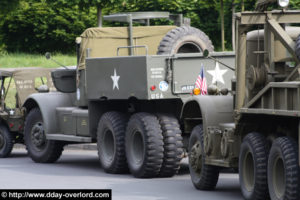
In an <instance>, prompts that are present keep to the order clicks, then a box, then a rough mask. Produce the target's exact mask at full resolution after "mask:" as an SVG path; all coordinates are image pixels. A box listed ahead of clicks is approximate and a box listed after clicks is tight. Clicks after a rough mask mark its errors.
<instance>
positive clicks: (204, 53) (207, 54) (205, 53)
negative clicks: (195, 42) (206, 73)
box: [203, 49, 209, 58]
mask: <svg viewBox="0 0 300 200" xmlns="http://www.w3.org/2000/svg"><path fill="white" fill-rule="evenodd" d="M203 56H204V57H205V58H207V57H208V56H209V51H208V50H207V49H205V50H204V51H203Z"/></svg>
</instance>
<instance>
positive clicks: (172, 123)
mask: <svg viewBox="0 0 300 200" xmlns="http://www.w3.org/2000/svg"><path fill="white" fill-rule="evenodd" d="M158 120H159V123H160V126H161V130H162V135H163V141H164V158H163V163H162V166H161V169H160V172H159V176H160V177H172V176H174V175H175V174H177V172H178V170H179V168H180V161H181V158H182V154H183V149H182V147H183V143H182V137H181V130H180V126H179V123H178V121H177V119H176V118H175V117H173V116H169V115H163V114H159V115H158Z"/></svg>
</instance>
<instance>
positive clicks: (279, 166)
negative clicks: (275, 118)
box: [268, 137, 300, 200]
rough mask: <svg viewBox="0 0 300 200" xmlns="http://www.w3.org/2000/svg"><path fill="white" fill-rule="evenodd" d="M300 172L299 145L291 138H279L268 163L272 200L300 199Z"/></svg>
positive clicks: (275, 142) (274, 144) (273, 146)
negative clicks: (299, 160)
mask: <svg viewBox="0 0 300 200" xmlns="http://www.w3.org/2000/svg"><path fill="white" fill-rule="evenodd" d="M299 183H300V172H299V162H298V147H297V143H296V142H295V141H294V140H293V139H291V138H289V137H281V138H277V139H276V140H275V141H274V143H273V145H272V148H271V151H270V155H269V162H268V185H269V192H270V197H271V199H272V200H281V199H286V200H299V199H300V189H299V187H300V185H299Z"/></svg>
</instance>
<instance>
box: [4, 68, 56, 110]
mask: <svg viewBox="0 0 300 200" xmlns="http://www.w3.org/2000/svg"><path fill="white" fill-rule="evenodd" d="M6 70H9V71H11V72H12V76H13V78H14V84H15V86H16V89H17V93H18V101H19V105H22V104H23V103H24V101H25V100H26V98H27V97H28V96H29V95H30V94H32V93H37V90H36V88H35V87H36V86H37V82H42V79H43V81H45V83H44V84H45V85H47V86H48V88H49V89H50V91H54V90H55V88H54V86H53V82H52V79H51V71H52V70H53V69H51V68H37V67H27V68H15V69H6ZM40 84H43V83H39V85H40Z"/></svg>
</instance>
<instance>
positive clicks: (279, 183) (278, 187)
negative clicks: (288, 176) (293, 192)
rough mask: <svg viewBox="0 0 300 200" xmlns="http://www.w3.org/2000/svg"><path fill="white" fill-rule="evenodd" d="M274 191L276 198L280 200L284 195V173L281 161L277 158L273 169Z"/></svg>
mask: <svg viewBox="0 0 300 200" xmlns="http://www.w3.org/2000/svg"><path fill="white" fill-rule="evenodd" d="M273 177H274V178H273V180H274V190H275V194H276V196H277V197H278V198H279V199H281V198H282V197H283V196H284V194H285V186H286V180H285V171H284V163H283V160H282V159H281V158H280V157H279V156H278V158H277V159H276V161H275V164H274V168H273Z"/></svg>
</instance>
